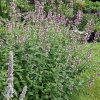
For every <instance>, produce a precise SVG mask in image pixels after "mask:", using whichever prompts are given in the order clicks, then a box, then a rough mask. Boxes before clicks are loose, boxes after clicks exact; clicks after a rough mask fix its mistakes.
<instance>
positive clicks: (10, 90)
mask: <svg viewBox="0 0 100 100" xmlns="http://www.w3.org/2000/svg"><path fill="white" fill-rule="evenodd" d="M13 70H14V69H13V52H12V51H10V54H9V65H8V86H7V88H6V90H5V92H4V97H5V98H6V99H7V100H10V99H11V98H13V97H14V94H15V95H16V96H17V92H16V90H15V89H14V85H13V80H14V76H13ZM26 91H27V86H25V87H24V88H23V91H22V94H21V95H20V98H19V100H23V98H24V97H25V94H26Z"/></svg>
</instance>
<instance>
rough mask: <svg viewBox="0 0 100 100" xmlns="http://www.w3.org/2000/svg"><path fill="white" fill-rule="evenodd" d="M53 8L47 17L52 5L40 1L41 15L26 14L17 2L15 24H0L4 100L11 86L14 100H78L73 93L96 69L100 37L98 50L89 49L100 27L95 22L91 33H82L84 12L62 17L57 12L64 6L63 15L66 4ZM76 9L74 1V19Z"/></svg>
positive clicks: (12, 14)
mask: <svg viewBox="0 0 100 100" xmlns="http://www.w3.org/2000/svg"><path fill="white" fill-rule="evenodd" d="M53 2H54V0H52V1H51V2H50V3H51V5H50V7H51V8H50V10H49V11H48V13H46V12H45V5H46V2H42V1H41V2H40V1H38V0H34V7H35V10H33V11H32V10H30V11H29V12H22V13H21V11H20V10H19V9H18V8H17V5H16V0H12V1H11V3H10V4H11V6H10V20H8V19H5V20H4V21H3V22H4V24H3V25H1V24H0V25H1V26H2V27H3V29H5V31H4V30H3V29H1V27H0V59H1V62H0V66H2V67H1V70H0V86H1V88H0V95H1V96H0V100H2V99H3V94H2V93H3V91H2V90H3V89H4V88H6V86H7V88H6V89H5V93H4V96H5V98H6V99H8V100H9V99H14V100H16V99H18V98H19V100H23V99H25V100H33V99H34V100H73V99H71V97H74V93H73V91H75V90H79V88H80V87H81V86H83V83H84V82H85V78H84V79H82V75H83V74H84V73H85V72H86V70H88V69H90V68H92V67H94V66H95V65H96V63H95V60H93V57H95V56H93V54H94V52H93V50H92V48H93V47H94V46H95V45H96V44H97V42H96V41H97V38H98V37H99V32H96V34H95V36H94V41H93V43H95V45H93V43H92V44H91V46H90V47H88V45H89V43H88V39H89V38H90V36H91V32H93V31H94V29H95V21H94V20H93V19H92V18H91V19H92V20H90V19H89V20H88V21H87V22H86V23H85V25H84V26H85V27H86V28H85V29H84V30H79V28H78V26H79V25H80V24H83V22H84V20H83V18H87V16H86V17H84V14H83V12H82V11H81V10H78V11H77V13H76V14H75V16H74V17H72V18H71V17H69V16H67V17H66V15H65V14H64V13H63V12H62V11H60V12H59V13H58V12H57V11H56V10H57V9H58V8H57V5H58V3H59V4H60V5H61V6H60V7H61V10H62V8H63V6H64V7H66V5H65V4H64V2H62V0H60V1H59V2H58V3H57V2H56V4H53ZM73 6H74V4H73V0H70V3H69V5H67V8H68V9H69V12H71V13H73V11H74V9H73ZM78 7H79V6H78ZM13 8H14V9H13ZM55 8H56V9H55ZM68 9H66V12H67V11H68ZM67 14H68V15H69V13H67ZM68 17H69V18H68ZM69 19H70V20H69ZM67 21H68V25H66V23H67ZM0 22H1V23H2V20H1V19H0ZM82 28H83V27H82ZM1 34H2V35H1ZM1 36H2V37H1ZM9 51H10V58H9V64H7V63H6V62H7V60H8V52H9ZM12 51H14V61H13V52H12ZM96 53H98V52H97V51H96ZM98 54H99V53H98ZM7 65H8V76H7V72H6V70H7ZM6 76H7V77H6ZM6 80H8V81H7V82H5V81H6ZM7 84H8V85H7ZM89 84H90V85H91V82H89ZM93 85H94V84H93ZM27 86H28V87H27ZM91 86H92V85H91ZM22 87H24V88H23V90H22ZM27 89H28V90H27ZM15 90H16V91H17V92H15ZM26 91H28V92H27V94H26ZM20 93H21V94H20ZM14 94H15V95H18V96H19V97H18V96H17V97H18V98H17V97H14ZM25 95H26V96H25ZM76 98H77V97H76ZM74 100H75V98H74ZM77 100H78V99H77ZM79 100H80V99H79Z"/></svg>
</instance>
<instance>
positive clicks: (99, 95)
mask: <svg viewBox="0 0 100 100" xmlns="http://www.w3.org/2000/svg"><path fill="white" fill-rule="evenodd" d="M88 50H92V52H93V54H92V58H93V59H94V60H90V64H91V66H90V68H89V69H87V70H86V71H85V72H84V73H83V74H82V76H81V78H80V80H81V79H82V80H84V84H83V86H80V89H79V90H74V91H73V94H72V97H71V100H100V75H99V74H100V53H99V51H100V43H96V44H93V43H88V44H85V45H84V50H83V51H82V55H83V57H84V56H85V54H86V51H88ZM93 80H94V82H93V83H94V84H93V86H92V87H89V83H91V82H92V81H93Z"/></svg>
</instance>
